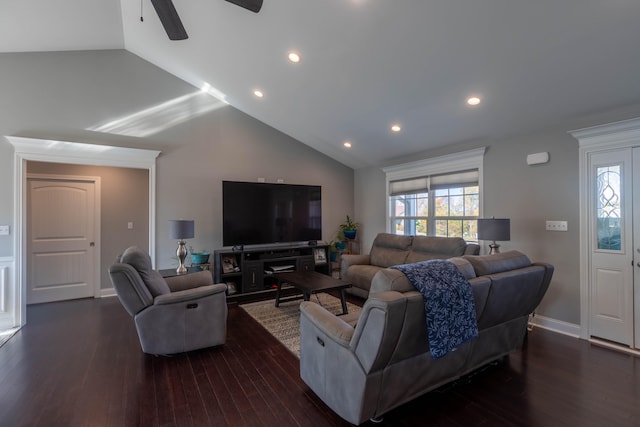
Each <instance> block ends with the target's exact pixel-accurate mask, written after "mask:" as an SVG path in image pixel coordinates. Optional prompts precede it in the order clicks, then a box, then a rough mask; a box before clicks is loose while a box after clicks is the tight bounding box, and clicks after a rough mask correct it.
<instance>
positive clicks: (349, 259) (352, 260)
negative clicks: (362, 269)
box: [340, 254, 371, 272]
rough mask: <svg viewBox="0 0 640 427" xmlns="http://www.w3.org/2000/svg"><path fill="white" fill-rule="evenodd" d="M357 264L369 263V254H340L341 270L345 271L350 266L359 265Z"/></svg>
mask: <svg viewBox="0 0 640 427" xmlns="http://www.w3.org/2000/svg"><path fill="white" fill-rule="evenodd" d="M359 264H365V265H369V264H371V258H370V257H369V255H356V254H345V255H342V259H341V265H340V268H341V271H342V272H345V271H347V269H348V268H349V267H350V266H352V265H359Z"/></svg>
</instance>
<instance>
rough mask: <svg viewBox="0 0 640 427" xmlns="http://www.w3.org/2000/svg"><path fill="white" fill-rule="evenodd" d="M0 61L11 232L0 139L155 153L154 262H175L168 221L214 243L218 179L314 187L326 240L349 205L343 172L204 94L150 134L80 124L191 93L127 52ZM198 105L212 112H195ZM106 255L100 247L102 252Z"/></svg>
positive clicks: (3, 245)
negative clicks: (180, 222) (190, 223)
mask: <svg viewBox="0 0 640 427" xmlns="http://www.w3.org/2000/svg"><path fill="white" fill-rule="evenodd" d="M0 64H1V65H0V93H2V96H1V97H0V112H2V114H0V183H1V184H0V200H2V201H3V202H2V204H1V205H0V224H9V225H11V226H12V228H13V214H14V206H13V200H14V199H13V197H14V196H13V186H14V167H13V146H12V145H11V144H10V143H9V142H8V141H7V140H5V139H4V138H3V137H2V136H1V135H16V136H24V137H32V138H43V139H58V140H64V141H72V142H85V143H97V144H106V145H115V146H127V147H132V148H146V149H155V150H161V151H162V154H161V155H160V156H159V157H158V160H157V169H156V173H157V192H156V196H157V203H156V218H157V230H156V238H157V240H156V253H157V264H158V267H160V268H165V267H167V268H168V267H173V266H175V265H177V261H176V260H175V248H176V242H174V241H171V240H169V237H168V221H169V220H170V219H176V218H189V219H194V220H195V222H196V237H195V238H194V239H193V240H191V241H188V242H187V243H188V245H190V246H193V248H194V249H197V250H200V249H208V250H213V249H215V248H218V247H220V246H221V245H222V235H221V227H222V219H221V212H222V211H221V186H222V184H221V182H222V180H227V179H228V180H242V181H256V180H257V179H258V178H265V180H266V181H267V182H276V180H277V179H283V180H284V181H285V182H287V183H296V184H314V185H321V186H322V192H323V209H322V214H323V234H324V236H323V238H324V239H326V240H329V239H331V237H332V236H333V234H334V233H335V230H337V227H338V224H339V223H340V222H341V221H342V219H343V218H344V216H345V214H346V213H352V212H353V210H354V202H353V200H354V198H353V170H352V169H350V168H348V167H346V166H344V165H342V164H340V163H338V162H336V161H334V160H331V159H330V158H328V157H327V156H325V155H323V154H321V153H319V152H317V151H315V150H313V149H311V148H309V147H307V146H306V145H303V144H300V143H299V142H298V141H296V140H294V139H293V138H291V137H289V136H287V135H285V134H283V133H281V132H279V131H277V130H275V129H273V128H271V127H269V126H266V125H265V124H263V123H261V122H259V121H257V120H255V119H253V118H251V117H249V116H247V115H245V114H243V113H242V112H240V111H238V110H236V109H234V108H233V107H231V106H228V105H223V104H220V103H219V102H217V101H215V100H214V99H213V98H210V97H208V95H197V96H196V97H195V98H194V100H193V101H191V102H189V103H187V104H185V105H184V106H183V108H182V110H180V111H176V112H175V113H172V114H171V115H170V117H171V118H173V117H177V116H179V115H180V114H184V115H186V117H188V120H186V121H183V122H181V123H177V124H173V125H172V126H169V127H166V126H164V125H166V122H162V121H161V122H159V123H150V124H153V125H158V126H160V128H159V129H160V130H159V132H157V133H152V134H147V135H144V136H123V135H116V134H113V133H104V132H96V131H91V130H88V129H92V128H95V126H97V125H100V124H104V123H107V122H110V121H112V120H114V119H117V118H120V117H122V116H124V115H130V114H133V113H136V112H139V111H142V110H145V109H147V108H149V107H151V106H155V105H159V104H162V103H167V101H171V100H176V99H179V98H180V97H182V96H184V95H189V94H194V93H196V94H197V93H199V91H198V90H197V89H196V88H194V87H193V86H191V85H188V84H186V83H184V82H183V81H181V80H179V79H177V78H175V77H174V76H172V75H170V74H168V73H166V72H164V71H162V70H160V69H158V68H157V67H155V66H153V65H151V64H149V63H148V62H146V61H144V60H142V59H140V58H138V57H137V56H135V55H133V54H131V53H128V52H126V51H121V50H112V51H90V52H48V53H2V54H0ZM203 97H205V98H206V99H203ZM207 103H208V104H211V105H213V104H216V105H215V107H216V108H215V109H213V110H210V111H208V112H206V113H204V114H196V113H197V111H198V109H199V108H200V107H201V106H203V105H205V104H207ZM142 124H145V125H146V124H147V123H139V122H138V123H135V125H136V126H138V128H141V126H139V125H142ZM131 130H133V131H135V130H136V128H135V127H132V129H131ZM124 185H126V183H125V184H124ZM13 236H14V233H12V235H11V236H8V237H4V236H0V257H12V256H13ZM128 242H129V240H126V241H125V240H123V241H122V242H117V243H116V245H117V244H121V245H122V246H123V247H125V246H126V245H127V244H128ZM116 252H117V251H116ZM111 255H112V254H111V250H109V251H108V253H107V254H106V256H111Z"/></svg>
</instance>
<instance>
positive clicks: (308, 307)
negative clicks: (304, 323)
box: [300, 301, 354, 348]
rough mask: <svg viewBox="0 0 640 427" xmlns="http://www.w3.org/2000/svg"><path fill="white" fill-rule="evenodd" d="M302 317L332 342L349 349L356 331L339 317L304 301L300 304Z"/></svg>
mask: <svg viewBox="0 0 640 427" xmlns="http://www.w3.org/2000/svg"><path fill="white" fill-rule="evenodd" d="M300 316H305V317H306V318H307V319H308V320H309V321H310V322H311V323H312V324H313V325H314V326H315V327H316V328H318V329H319V330H320V331H322V332H323V333H325V334H326V335H327V337H329V338H330V339H331V340H332V341H334V342H336V343H337V344H340V345H341V346H343V347H347V348H348V347H349V343H350V342H351V337H352V336H353V330H354V329H353V327H352V326H351V325H349V324H348V323H347V322H345V321H344V320H342V319H341V318H340V317H339V316H336V315H335V314H332V313H330V312H329V311H327V310H326V309H325V308H324V307H322V306H320V305H318V304H316V303H314V302H310V301H303V302H302V303H301V304H300Z"/></svg>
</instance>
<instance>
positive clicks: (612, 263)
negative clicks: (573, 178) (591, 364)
mask: <svg viewBox="0 0 640 427" xmlns="http://www.w3.org/2000/svg"><path fill="white" fill-rule="evenodd" d="M631 154H632V149H631V148H627V149H621V150H612V151H606V152H597V153H592V154H590V159H589V179H590V185H589V188H590V196H589V197H590V203H589V207H590V212H589V215H588V218H589V236H590V238H589V246H590V257H591V263H590V265H591V268H590V284H591V286H590V301H591V304H590V313H591V315H590V319H589V320H590V325H589V326H590V328H589V330H590V335H591V336H592V337H596V338H601V339H605V340H608V341H613V342H616V343H620V344H625V345H628V346H631V347H633V346H634V284H633V276H634V274H633V273H634V267H633V261H634V259H633V220H632V218H633V203H632V202H633V197H632V176H633V175H632V174H633V169H632V167H633V165H632V161H631V157H632V156H631Z"/></svg>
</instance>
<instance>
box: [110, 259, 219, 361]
mask: <svg viewBox="0 0 640 427" xmlns="http://www.w3.org/2000/svg"><path fill="white" fill-rule="evenodd" d="M109 277H110V278H111V282H112V283H113V287H114V288H115V290H116V293H117V294H118V299H120V302H121V303H122V305H123V306H124V308H125V310H126V311H127V312H128V313H129V314H130V315H131V316H132V317H133V319H134V321H135V325H136V329H137V331H138V337H139V339H140V345H141V346H142V351H143V352H145V353H149V354H175V353H182V352H186V351H191V350H196V349H200V348H205V347H212V346H216V345H221V344H224V343H225V340H226V337H227V298H226V294H225V291H226V289H227V286H226V285H225V284H212V283H213V279H212V277H211V272H209V271H201V272H198V273H192V274H186V275H181V276H175V277H168V278H166V279H164V278H163V277H162V276H161V275H160V273H159V272H157V271H155V270H153V269H152V268H151V258H150V257H149V255H148V254H147V253H146V252H145V251H143V250H141V249H139V248H137V247H130V248H128V249H127V250H125V251H124V253H123V254H122V256H121V257H120V262H118V263H115V264H113V265H112V266H111V267H109Z"/></svg>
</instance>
